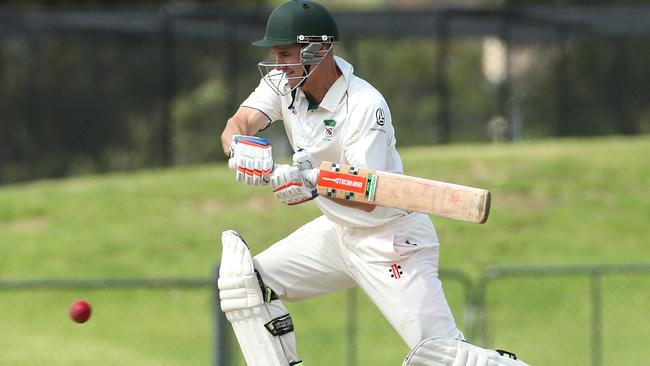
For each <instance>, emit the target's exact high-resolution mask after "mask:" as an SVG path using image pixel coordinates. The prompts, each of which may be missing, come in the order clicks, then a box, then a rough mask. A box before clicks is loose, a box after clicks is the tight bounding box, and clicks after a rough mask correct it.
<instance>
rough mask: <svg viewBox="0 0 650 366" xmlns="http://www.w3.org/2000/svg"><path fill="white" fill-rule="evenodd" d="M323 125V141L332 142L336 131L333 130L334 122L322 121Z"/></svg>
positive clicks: (329, 120)
mask: <svg viewBox="0 0 650 366" xmlns="http://www.w3.org/2000/svg"><path fill="white" fill-rule="evenodd" d="M323 124H324V125H325V132H324V136H323V140H325V141H332V139H333V138H334V135H335V134H336V130H335V127H336V121H335V120H333V119H326V120H323Z"/></svg>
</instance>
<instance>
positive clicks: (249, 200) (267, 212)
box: [0, 137, 650, 365]
mask: <svg viewBox="0 0 650 366" xmlns="http://www.w3.org/2000/svg"><path fill="white" fill-rule="evenodd" d="M401 152H402V158H403V160H404V165H405V172H406V173H407V174H409V175H417V176H422V177H431V178H435V179H439V180H445V181H450V182H456V183H461V184H466V185H473V186H479V187H485V188H488V189H490V190H491V191H492V193H493V201H492V210H491V214H490V219H489V220H488V222H487V224H485V225H473V224H467V223H461V222H454V221H450V220H447V219H440V218H433V219H434V222H435V224H436V227H437V229H438V234H439V237H440V239H441V242H442V247H441V263H440V265H441V268H442V269H449V270H451V269H454V270H460V271H462V272H464V273H466V274H468V275H469V276H470V277H471V278H472V279H474V280H476V279H478V278H479V276H480V274H481V273H482V272H483V271H484V270H485V269H486V268H487V267H488V266H494V265H513V264H517V265H562V264H612V263H630V262H631V263H641V262H649V261H650V249H648V244H650V243H649V239H650V225H648V224H649V223H650V194H649V187H650V164H649V163H648V157H649V156H650V138H648V137H635V138H597V139H596V138H595V139H567V140H549V141H535V142H526V143H519V144H512V145H454V146H444V147H440V146H435V147H420V148H408V149H402V150H401ZM318 214H319V213H318V211H317V210H316V209H315V208H314V207H313V206H312V205H310V204H306V205H302V206H297V207H286V206H283V205H282V204H280V203H279V202H276V201H275V199H274V198H273V196H272V195H271V194H270V192H269V189H268V187H257V188H252V187H246V186H243V185H240V184H237V183H236V182H234V180H233V177H232V173H231V172H230V171H228V170H227V169H226V168H225V167H224V166H221V165H217V164H215V165H209V166H197V167H181V168H174V169H169V170H151V171H139V172H134V173H125V174H111V175H104V176H84V177H76V178H70V179H64V180H52V181H40V182H34V183H28V184H19V185H11V186H3V187H0V253H2V255H0V278H2V279H5V280H6V279H30V278H100V277H101V278H103V277H120V278H123V277H207V276H210V275H211V274H212V272H213V270H214V266H215V265H216V264H217V263H218V261H219V250H220V248H219V235H220V233H221V231H223V230H226V229H236V230H238V231H239V232H240V233H242V235H244V237H245V238H246V239H247V241H248V243H249V245H251V248H252V251H253V252H254V253H258V252H260V251H262V250H263V249H264V248H265V247H267V246H269V245H270V244H272V243H273V242H275V241H277V240H279V239H281V238H283V237H284V236H285V235H286V234H287V233H289V232H290V231H291V230H293V229H294V228H296V227H297V226H299V225H301V224H303V223H305V222H307V221H309V220H310V219H312V218H314V217H316V216H317V215H318ZM613 281H614V284H610V285H608V286H604V289H603V291H605V290H606V289H607V288H610V289H612V290H617V291H619V292H621V294H620V296H622V299H623V300H625V301H623V300H621V301H614V300H611V301H610V300H607V301H606V302H605V305H606V306H607V309H606V310H608V311H610V310H611V313H612V314H613V313H616V314H619V313H625V314H628V315H631V314H632V315H638V317H639V321H645V322H647V321H650V316H649V315H646V318H645V319H643V316H644V315H643V314H644V313H643V311H641V310H640V309H639V307H638V306H634V307H626V306H625V304H630V303H631V304H641V303H643V302H644V301H646V300H650V299H648V293H649V292H648V291H645V292H643V291H641V292H639V291H638V288H639V287H638V286H639V283H641V284H643V285H645V286H646V288H647V285H648V281H647V279H645V280H643V279H641V280H635V281H632V282H629V281H623V282H622V283H618V282H616V281H615V280H613ZM534 286H539V284H536V285H534ZM572 286H578V285H575V284H569V285H568V287H567V288H569V289H571V288H573V287H572ZM512 287H513V288H516V289H519V290H525V289H526V288H530V286H522V285H521V284H513V285H512ZM557 288H560V289H561V288H562V285H558V287H555V288H553V289H548V288H546V287H544V288H543V289H542V290H541V291H540V293H542V294H547V296H542V295H540V296H539V298H538V299H537V300H535V298H533V299H532V300H531V299H528V298H527V300H526V301H523V300H522V301H519V300H518V301H517V302H516V303H517V304H520V303H521V304H522V306H525V307H527V308H526V309H521V310H520V311H519V312H520V314H510V315H513V316H515V318H516V316H517V315H521V318H522V319H528V320H529V321H522V322H520V323H518V324H513V326H512V328H513V330H512V331H511V332H508V331H505V332H501V333H499V334H497V335H496V336H497V339H498V340H499V341H501V342H503V343H505V345H504V346H503V347H504V348H508V347H507V346H508V344H511V345H514V346H516V347H517V349H516V350H517V351H519V352H528V353H529V354H531V355H533V357H534V358H533V359H529V360H530V361H531V363H533V364H542V365H543V364H544V363H539V362H540V361H541V357H543V352H542V351H543V350H538V349H537V347H536V346H535V344H536V342H537V341H538V340H539V338H540V337H541V336H543V335H546V334H550V335H549V336H553V337H556V338H557V339H561V338H562V337H567V338H569V337H571V336H572V333H571V332H575V334H577V335H574V336H575V337H578V335H579V340H576V342H577V343H576V344H577V346H576V347H575V350H576V351H575V354H574V355H571V354H570V353H572V352H571V350H570V349H567V350H565V353H566V354H565V355H563V356H565V357H569V360H572V362H573V363H571V362H569V363H566V364H571V365H582V364H584V365H587V364H588V363H587V362H588V361H589V355H588V354H585V352H587V353H588V348H587V347H586V346H585V344H586V343H588V342H589V333H588V331H586V330H584V329H580V330H576V329H572V328H571V326H570V325H567V323H570V322H568V320H573V319H574V318H579V319H581V320H585V319H584V318H585V317H586V318H588V310H586V309H583V308H584V307H585V306H588V302H585V303H581V304H580V305H576V307H575V312H574V313H572V310H571V304H573V303H574V302H575V301H576V300H575V299H583V300H584V296H588V294H583V293H582V292H581V291H585V290H584V289H585V287H576V290H575V291H572V292H571V293H572V294H574V295H575V296H576V297H575V298H574V297H570V296H569V297H566V298H563V297H562V296H559V297H557V298H556V297H553V296H554V295H557V294H554V291H558V290H557ZM626 288H629V289H637V291H635V292H633V293H632V294H629V293H628V292H625V291H623V290H624V289H626ZM448 292H449V294H448V297H449V300H450V302H451V305H452V308H454V312H455V314H456V316H457V317H458V318H459V322H461V324H462V322H463V320H462V296H461V295H462V293H461V291H460V289H459V288H458V287H457V286H456V284H454V283H452V282H450V283H449V286H448ZM506 292H507V291H506ZM497 293H498V292H497ZM210 296H211V295H210V292H209V291H207V290H205V291H199V290H185V291H184V290H173V291H168V290H165V291H162V290H138V291H127V290H110V291H93V290H88V289H85V290H84V289H79V290H65V291H63V290H51V291H17V290H11V291H9V290H4V291H2V292H0V300H1V301H0V326H1V327H2V332H0V349H2V352H0V364H11V365H40V364H47V365H77V364H78V365H83V364H89V363H93V364H96V365H100V364H106V365H114V364H138V365H199V364H209V363H210V362H211V357H212V355H211V353H210V352H211V346H212V336H213V334H212V332H213V331H212V324H211V322H212V319H211V316H210V311H211V307H212V304H211V301H212V300H211V297H210ZM79 297H85V298H88V299H89V300H90V301H91V302H92V303H93V305H94V306H95V315H94V316H93V318H92V319H91V320H90V322H89V323H87V324H85V325H83V326H79V325H75V324H73V323H72V322H70V321H69V320H68V319H67V307H68V306H69V304H70V303H71V302H72V301H73V300H74V299H75V298H79ZM628 297H629V299H628ZM608 299H609V298H608ZM357 300H358V303H359V306H360V307H361V309H362V311H361V312H360V313H359V318H358V319H357V325H358V328H357V330H356V332H357V335H358V342H357V345H356V348H357V359H358V364H359V365H398V364H399V363H400V361H401V359H402V358H403V356H404V355H405V354H406V352H407V348H406V346H404V345H403V344H402V342H401V340H400V339H398V338H397V336H396V335H395V333H394V332H393V331H392V330H391V329H390V327H389V326H388V325H387V324H385V322H384V321H383V319H382V318H381V316H380V315H379V314H377V312H376V310H374V308H373V307H372V305H371V304H369V303H368V302H367V299H365V297H363V296H361V295H360V294H359V296H358V299H357ZM627 300H629V301H627ZM494 301H495V302H496V303H498V302H499V301H501V300H498V299H497V300H494ZM585 301H586V300H585ZM585 304H586V305H585ZM646 304H647V302H646ZM289 306H290V310H291V311H292V312H293V313H294V318H295V322H296V327H297V330H296V332H297V333H298V337H299V345H300V347H301V349H302V350H303V351H302V357H303V358H304V359H305V360H306V361H307V364H310V365H332V364H345V361H346V339H345V328H346V327H347V320H346V319H345V317H344V314H345V306H346V294H345V293H342V294H334V295H331V296H326V297H323V298H319V299H313V300H309V301H307V302H303V303H299V304H289ZM558 307H560V308H562V309H563V310H562V311H563V312H561V314H563V315H558V310H557V309H558ZM564 307H566V309H564ZM637 313H638V314H637ZM546 314H555V316H554V317H547V316H546ZM567 314H568V315H567ZM608 314H610V313H609V312H608ZM574 315H575V316H574ZM497 318H498V319H501V318H504V319H506V318H507V316H503V317H502V316H501V315H499V316H498V317H497ZM506 320H507V319H506ZM606 321H607V323H606V330H607V331H608V332H610V333H611V334H617V335H622V334H627V336H626V338H628V339H647V338H648V335H649V334H647V331H645V330H642V329H639V330H631V331H630V332H631V334H632V335H634V337H631V336H630V333H622V332H620V330H618V329H617V326H616V325H617V322H620V321H621V320H619V319H618V318H616V317H612V316H610V315H608V317H607V319H606ZM585 324H586V325H587V326H588V323H585ZM543 325H547V326H549V325H550V326H551V327H557V328H558V329H556V330H557V332H555V331H554V330H555V329H554V330H549V329H548V328H547V329H544V330H543V331H542V330H541V329H540V327H542V326H543ZM515 328H516V329H515ZM585 332H586V334H585ZM644 332H645V333H644ZM527 335H530V339H527ZM638 336H642V337H643V338H639V337H638ZM514 338H516V339H514ZM646 343H647V342H646ZM610 344H611V346H612V347H613V346H614V345H616V342H614V341H613V340H610V339H609V338H607V339H606V340H605V346H607V345H610ZM551 346H552V344H551ZM522 348H523V351H522V350H521V349H522ZM608 357H609V356H608ZM7 361H8V362H9V363H7ZM533 361H538V362H537V363H535V362H533ZM606 361H609V359H607V358H606ZM549 364H552V363H549ZM611 364H612V365H614V364H616V363H611Z"/></svg>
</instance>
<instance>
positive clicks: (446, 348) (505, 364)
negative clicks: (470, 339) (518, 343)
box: [402, 337, 529, 366]
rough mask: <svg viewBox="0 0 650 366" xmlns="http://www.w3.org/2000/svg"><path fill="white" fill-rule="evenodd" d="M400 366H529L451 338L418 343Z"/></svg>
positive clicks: (432, 339) (426, 340)
mask: <svg viewBox="0 0 650 366" xmlns="http://www.w3.org/2000/svg"><path fill="white" fill-rule="evenodd" d="M402 366H529V365H528V364H526V363H524V362H522V361H521V360H517V359H515V358H510V356H508V355H501V354H499V352H497V351H494V350H490V349H485V348H481V347H478V346H474V345H472V344H469V343H467V342H464V341H459V340H456V339H452V338H444V337H433V338H427V339H425V340H423V341H422V342H420V343H419V344H418V345H417V346H415V348H413V350H411V352H410V353H409V354H408V355H407V356H406V359H405V360H404V363H403V364H402Z"/></svg>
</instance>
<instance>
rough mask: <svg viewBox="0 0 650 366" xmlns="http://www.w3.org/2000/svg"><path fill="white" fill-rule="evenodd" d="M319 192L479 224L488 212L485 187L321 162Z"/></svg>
mask: <svg viewBox="0 0 650 366" xmlns="http://www.w3.org/2000/svg"><path fill="white" fill-rule="evenodd" d="M316 188H317V191H318V194H319V195H322V196H327V197H331V198H335V199H345V200H349V201H355V202H362V203H370V204H374V205H378V206H385V207H392V208H399V209H403V210H407V211H416V212H422V213H427V214H431V215H435V216H442V217H446V218H450V219H454V220H461V221H468V222H474V223H479V224H483V223H485V222H486V221H487V219H488V215H489V212H490V203H491V202H490V201H491V195H490V192H489V191H488V190H485V189H481V188H474V187H469V186H463V185H459V184H453V183H447V182H441V181H436V180H431V179H424V178H417V177H411V176H407V175H401V174H394V173H388V172H382V171H376V170H372V169H366V168H357V167H352V166H349V165H345V164H334V163H331V162H323V163H322V164H321V167H320V171H319V174H318V181H317V185H316Z"/></svg>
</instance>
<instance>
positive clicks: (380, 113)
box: [375, 108, 386, 126]
mask: <svg viewBox="0 0 650 366" xmlns="http://www.w3.org/2000/svg"><path fill="white" fill-rule="evenodd" d="M375 117H376V118H377V124H378V125H380V126H383V125H384V123H386V115H385V114H384V110H383V109H381V108H377V111H376V112H375Z"/></svg>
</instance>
